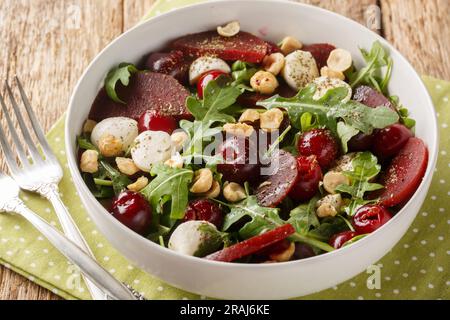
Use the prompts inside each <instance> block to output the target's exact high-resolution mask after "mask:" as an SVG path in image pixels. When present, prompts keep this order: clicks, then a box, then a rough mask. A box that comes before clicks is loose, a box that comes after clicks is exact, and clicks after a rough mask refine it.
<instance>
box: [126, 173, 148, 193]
mask: <svg viewBox="0 0 450 320" xmlns="http://www.w3.org/2000/svg"><path fill="white" fill-rule="evenodd" d="M147 185H148V179H147V177H144V176H142V177H139V178H138V179H137V180H136V181H135V182H134V183H132V184H129V185H128V186H127V189H128V190H130V191H134V192H139V191H141V190H142V189H144V188H145V187H146V186H147Z"/></svg>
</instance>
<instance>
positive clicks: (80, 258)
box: [14, 202, 135, 300]
mask: <svg viewBox="0 0 450 320" xmlns="http://www.w3.org/2000/svg"><path fill="white" fill-rule="evenodd" d="M14 211H15V212H16V213H18V214H20V215H21V216H22V217H24V218H25V219H26V220H28V221H29V222H30V223H31V224H32V225H33V226H34V227H35V228H36V229H38V230H39V231H40V232H41V233H42V234H43V235H44V236H45V237H46V238H47V239H48V240H49V241H50V242H51V243H52V244H53V245H54V246H55V247H56V248H57V249H58V250H59V251H60V252H61V253H62V254H63V255H64V256H66V257H67V258H68V259H69V260H70V261H71V262H72V263H74V264H75V265H77V266H78V267H79V268H80V270H81V272H82V274H83V275H84V276H86V277H87V278H88V279H89V280H90V281H91V283H93V284H95V285H96V286H97V287H99V288H103V292H106V293H107V294H108V295H109V296H110V298H112V299H121V300H135V297H134V296H133V295H132V294H131V292H130V291H129V290H128V289H127V288H126V287H125V286H123V285H122V283H120V282H119V281H117V280H116V279H115V278H114V277H113V276H112V275H111V274H110V273H109V272H108V271H106V270H105V269H103V267H102V266H100V265H99V264H98V262H97V261H95V260H94V259H93V258H91V257H90V256H88V255H87V254H86V253H85V252H84V251H83V250H81V248H80V247H78V246H77V245H76V244H75V243H73V242H72V241H70V240H69V239H67V238H66V237H65V236H64V235H62V234H61V233H60V232H59V231H58V230H57V229H56V228H54V227H52V226H51V225H50V224H48V223H47V222H46V221H45V220H44V219H42V218H41V217H40V216H39V215H37V214H36V213H34V212H33V211H31V210H30V209H28V208H27V207H26V206H25V204H23V203H22V202H20V203H18V205H17V206H16V207H15V209H14ZM103 296H104V297H103V299H104V300H105V299H106V295H105V294H104V295H103Z"/></svg>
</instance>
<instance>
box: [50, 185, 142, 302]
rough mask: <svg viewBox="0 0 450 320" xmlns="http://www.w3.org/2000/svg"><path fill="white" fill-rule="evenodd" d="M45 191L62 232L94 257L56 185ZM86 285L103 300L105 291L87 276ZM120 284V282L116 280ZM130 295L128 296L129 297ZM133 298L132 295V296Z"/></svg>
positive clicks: (123, 287) (97, 297)
mask: <svg viewBox="0 0 450 320" xmlns="http://www.w3.org/2000/svg"><path fill="white" fill-rule="evenodd" d="M46 191H47V192H44V194H45V197H46V198H47V199H48V200H49V201H50V202H51V204H52V206H53V208H54V209H55V212H56V215H57V216H58V219H59V222H60V223H61V227H62V229H63V231H64V234H65V235H66V236H67V237H68V238H69V239H70V240H72V241H73V242H75V244H77V245H78V246H79V247H80V248H81V249H82V250H83V251H84V252H86V253H87V254H88V255H89V256H91V257H92V258H93V259H95V256H94V254H93V253H92V251H91V249H90V248H89V246H88V245H87V243H86V240H85V239H84V238H83V236H82V235H81V232H80V230H79V229H78V227H77V225H76V223H75V221H73V219H72V216H71V215H70V213H69V211H68V210H67V208H66V206H65V205H64V203H63V202H62V200H61V197H60V196H59V191H58V187H57V186H55V185H52V186H51V187H50V188H48V190H46ZM84 280H85V283H86V286H87V288H88V290H89V292H90V294H91V296H92V298H93V299H94V300H105V292H104V290H102V289H101V288H99V287H98V286H97V285H96V284H95V283H93V282H92V281H91V279H89V278H85V279H84ZM116 282H117V283H119V284H121V283H120V282H118V281H116ZM121 285H122V291H125V290H126V291H127V292H128V293H129V294H131V293H130V292H129V290H128V289H127V288H126V286H124V285H123V284H121ZM130 298H131V297H128V299H130ZM133 298H134V296H133Z"/></svg>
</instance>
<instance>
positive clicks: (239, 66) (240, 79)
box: [231, 60, 258, 91]
mask: <svg viewBox="0 0 450 320" xmlns="http://www.w3.org/2000/svg"><path fill="white" fill-rule="evenodd" d="M231 70H232V72H231V76H232V78H233V82H232V85H233V86H237V87H239V88H242V89H244V90H247V91H254V90H253V89H252V87H250V79H251V77H253V75H254V74H255V73H256V72H257V71H258V69H256V68H255V66H254V65H253V64H250V63H247V62H244V61H240V60H237V61H235V62H234V63H233V65H232V66H231Z"/></svg>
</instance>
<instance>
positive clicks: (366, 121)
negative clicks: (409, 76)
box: [257, 84, 398, 134]
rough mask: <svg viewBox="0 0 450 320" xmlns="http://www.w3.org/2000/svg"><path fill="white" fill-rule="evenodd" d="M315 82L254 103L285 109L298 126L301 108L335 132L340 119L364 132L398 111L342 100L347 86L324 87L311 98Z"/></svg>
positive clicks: (384, 124) (380, 125)
mask: <svg viewBox="0 0 450 320" xmlns="http://www.w3.org/2000/svg"><path fill="white" fill-rule="evenodd" d="M315 91H316V86H315V85H314V84H310V85H309V86H307V87H305V88H304V89H302V90H301V91H300V92H299V93H298V94H297V95H296V96H295V97H292V98H283V97H280V96H279V95H275V96H273V97H271V98H269V99H267V100H264V101H259V102H258V103H257V104H258V105H260V106H263V107H265V108H266V109H272V108H283V109H285V110H286V111H287V113H288V115H289V118H290V120H291V123H292V124H293V126H294V127H296V128H298V129H301V128H299V125H300V123H301V121H300V119H301V116H302V115H303V114H304V113H305V112H309V113H311V114H314V115H315V117H316V119H317V123H318V125H319V126H326V127H327V128H328V129H330V130H332V131H333V132H334V133H335V134H337V122H338V120H339V119H342V120H343V121H344V123H345V124H347V125H348V126H351V127H353V128H354V129H356V130H358V131H361V132H364V133H366V134H370V133H372V131H373V129H382V128H385V127H387V126H389V125H391V124H394V123H396V122H397V121H398V115H397V113H396V112H395V111H393V110H391V109H389V108H370V107H367V106H365V105H363V104H361V103H359V102H357V101H353V100H350V101H348V102H345V101H343V99H344V97H346V96H347V93H348V89H347V88H345V87H340V88H335V89H331V90H328V91H327V93H326V94H325V95H324V96H323V97H322V98H320V99H319V100H315V99H314V98H313V96H314V92H315Z"/></svg>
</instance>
